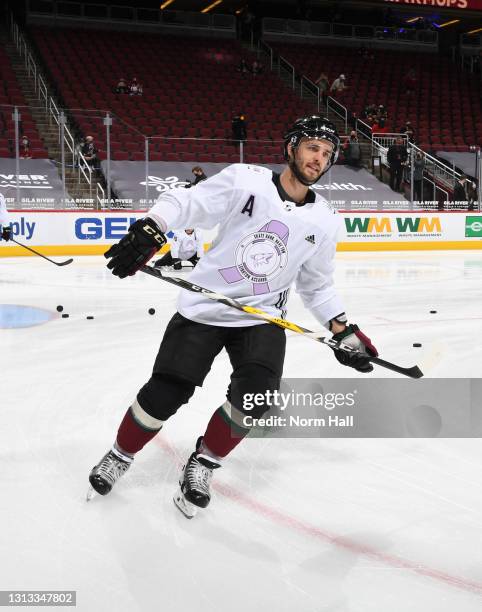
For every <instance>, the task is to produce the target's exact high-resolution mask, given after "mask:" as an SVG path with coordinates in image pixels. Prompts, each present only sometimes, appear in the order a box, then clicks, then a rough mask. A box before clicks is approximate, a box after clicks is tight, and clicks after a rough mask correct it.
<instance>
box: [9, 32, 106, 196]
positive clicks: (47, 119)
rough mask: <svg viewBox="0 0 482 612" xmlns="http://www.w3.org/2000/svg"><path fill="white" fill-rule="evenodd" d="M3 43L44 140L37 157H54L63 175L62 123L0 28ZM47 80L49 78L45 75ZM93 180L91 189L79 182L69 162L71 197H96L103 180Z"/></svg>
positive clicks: (68, 176) (66, 173)
mask: <svg viewBox="0 0 482 612" xmlns="http://www.w3.org/2000/svg"><path fill="white" fill-rule="evenodd" d="M0 43H1V44H2V46H3V48H4V50H5V52H6V55H7V56H8V57H9V59H10V64H11V67H12V69H13V72H14V73H15V76H16V78H17V82H18V84H19V86H20V88H21V91H22V93H23V95H24V98H25V101H26V103H27V105H28V112H29V114H30V115H31V117H32V119H33V121H34V123H35V126H36V128H37V132H38V135H39V136H40V138H41V140H42V141H43V145H44V153H43V154H41V155H38V157H48V158H49V159H50V160H52V161H53V162H54V163H55V164H56V166H57V168H58V172H59V176H61V149H60V136H59V126H58V125H57V123H56V122H55V120H53V118H52V116H51V115H50V114H49V112H48V111H47V110H46V108H45V106H42V103H41V100H40V99H39V97H38V95H37V92H36V91H35V83H34V78H33V77H32V76H31V75H29V73H28V70H27V68H26V66H25V61H24V59H23V58H22V57H21V56H20V54H19V53H18V51H17V48H16V47H15V44H14V43H13V42H12V41H11V39H10V38H9V37H8V34H7V32H5V31H0ZM44 80H46V79H45V77H44ZM19 112H20V113H21V114H22V113H23V109H21V108H20V109H19ZM67 153H69V151H68V150H67V149H66V151H65V155H66V157H68V155H67ZM35 157H37V155H35ZM92 180H93V184H92V188H90V187H89V185H88V184H87V183H86V182H85V181H82V182H80V181H79V173H78V169H76V168H73V167H72V163H70V165H69V164H68V162H67V165H66V172H65V182H66V190H67V193H68V194H69V196H70V197H71V198H74V199H82V200H85V199H89V198H91V197H94V196H95V193H96V183H97V182H98V181H99V182H101V179H100V178H98V179H97V178H96V177H94V176H93V177H92Z"/></svg>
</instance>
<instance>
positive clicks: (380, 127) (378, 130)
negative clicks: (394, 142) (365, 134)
mask: <svg viewBox="0 0 482 612" xmlns="http://www.w3.org/2000/svg"><path fill="white" fill-rule="evenodd" d="M387 132H388V128H387V126H386V124H385V119H383V118H382V119H377V120H376V121H375V122H374V123H373V125H372V133H373V134H386V133H387Z"/></svg>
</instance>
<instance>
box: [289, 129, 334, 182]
mask: <svg viewBox="0 0 482 612" xmlns="http://www.w3.org/2000/svg"><path fill="white" fill-rule="evenodd" d="M332 152H333V144H332V143H331V142H329V141H328V140H317V139H314V138H311V139H308V138H307V139H303V140H302V141H301V142H300V144H299V145H298V147H297V149H296V150H295V152H294V153H295V163H296V165H297V166H298V171H299V172H300V174H301V175H302V176H303V177H304V178H306V180H307V181H314V180H315V179H316V180H317V179H318V178H319V177H320V176H321V175H322V174H323V172H324V170H325V168H326V166H327V165H328V164H329V162H330V158H331V154H332Z"/></svg>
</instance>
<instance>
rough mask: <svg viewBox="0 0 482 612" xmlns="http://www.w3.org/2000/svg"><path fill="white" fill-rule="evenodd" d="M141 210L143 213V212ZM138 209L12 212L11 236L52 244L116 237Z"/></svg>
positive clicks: (103, 239) (30, 241) (22, 240)
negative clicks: (119, 210)
mask: <svg viewBox="0 0 482 612" xmlns="http://www.w3.org/2000/svg"><path fill="white" fill-rule="evenodd" d="M144 214H145V213H144ZM142 216H143V214H142V213H135V212H130V211H129V212H127V213H120V214H118V213H113V214H110V213H109V214H97V213H90V212H81V213H79V212H76V213H70V212H48V213H47V212H45V213H43V212H27V211H25V212H23V213H20V212H12V213H10V219H11V225H12V231H13V235H14V237H15V238H17V239H18V240H19V241H21V242H25V243H27V244H32V245H35V244H38V245H42V244H44V245H55V244H82V243H89V242H99V243H100V242H106V243H108V242H115V241H117V240H120V239H121V238H122V236H124V235H125V234H126V232H127V230H128V229H129V226H130V225H132V223H134V222H135V221H136V220H137V219H140V218H141V217H142Z"/></svg>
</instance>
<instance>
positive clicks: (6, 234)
mask: <svg viewBox="0 0 482 612" xmlns="http://www.w3.org/2000/svg"><path fill="white" fill-rule="evenodd" d="M11 237H12V228H11V227H10V226H9V225H8V226H7V227H2V240H5V241H6V242H8V241H9V240H10V238H11Z"/></svg>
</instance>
